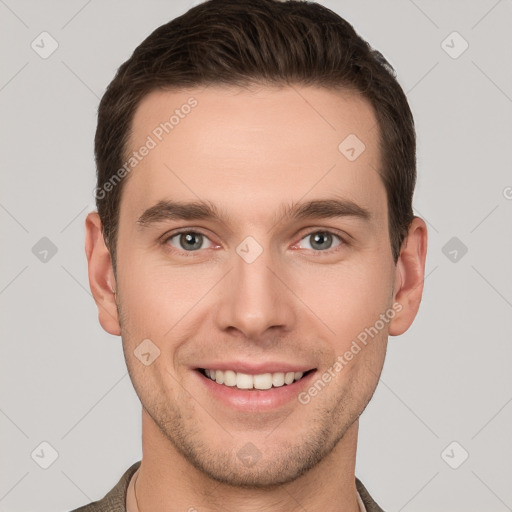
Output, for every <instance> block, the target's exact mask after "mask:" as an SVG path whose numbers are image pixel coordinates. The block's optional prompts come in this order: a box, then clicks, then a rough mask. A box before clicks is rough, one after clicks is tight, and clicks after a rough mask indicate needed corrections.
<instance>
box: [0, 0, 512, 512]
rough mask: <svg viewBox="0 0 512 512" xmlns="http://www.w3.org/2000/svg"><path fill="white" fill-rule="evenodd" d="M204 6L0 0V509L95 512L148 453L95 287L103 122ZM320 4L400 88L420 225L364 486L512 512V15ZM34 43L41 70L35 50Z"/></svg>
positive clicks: (366, 445) (439, 504)
mask: <svg viewBox="0 0 512 512" xmlns="http://www.w3.org/2000/svg"><path fill="white" fill-rule="evenodd" d="M195 3H196V2H194V3H191V2H190V1H189V2H187V1H175V2H170V1H156V0H153V1H148V2H135V1H129V2H128V1H120V0H111V1H107V2H99V1H98V0H92V1H91V0H89V1H84V0H72V1H66V2H64V1H61V2H56V1H52V2H50V1H35V0H30V1H28V0H27V1H14V0H5V1H4V0H0V51H1V63H2V66H1V67H2V74H1V78H0V115H1V119H2V123H1V127H0V130H1V131H0V140H1V151H0V166H1V167H0V168H1V188H0V190H1V192H0V221H1V237H2V251H1V255H0V258H1V260H0V269H1V275H0V307H1V311H2V324H1V326H2V332H1V336H2V342H1V348H0V350H1V352H0V378H1V388H0V389H1V395H0V430H1V432H2V436H1V441H0V442H1V447H0V450H1V456H0V461H1V462H0V464H1V468H0V471H1V472H0V510H1V511H2V512H6V511H12V512H15V511H34V510H38V511H40V512H44V511H58V510H62V511H63V510H69V509H71V508H75V507H77V506H79V505H82V504H85V503H89V502H90V501H92V500H96V499H99V498H101V497H103V495H104V494H105V493H106V492H107V491H109V490H110V489H111V488H112V487H113V485H114V484H115V483H116V482H117V481H118V479H119V478H120V476H121V474H122V473H123V472H124V471H125V470H126V469H127V468H128V466H129V465H131V464H132V463H133V462H135V461H136V460H139V459H140V457H141V439H140V436H141V427H140V403H139V402H138V399H137V396H136V395H135V392H134V390H133V388H132V385H131V382H130V379H129V377H128V375H127V371H126V367H125V363H124V358H123V354H122V349H121V340H120V338H118V337H112V336H110V335H108V334H107V333H105V332H104V331H103V330H102V328H101V326H100V325H99V323H98V320H97V310H96V306H95V304H94V301H93V300H92V297H91V295H90V291H89V286H88V277H87V267H86V258H85V252H84V219H85V216H86V214H87V212H89V211H91V210H92V209H94V203H93V195H92V190H93V188H94V186H95V174H94V172H95V167H94V161H93V136H94V130H95V124H96V117H95V116H96V109H97V105H98V101H99V98H100V97H101V95H102V94H103V91H104V89H105V87H106V85H107V84H108V82H109V81H110V80H111V79H112V78H113V75H114V72H115V70H116V69H117V67H118V66H119V65H120V64H121V63H122V62H123V61H124V60H125V59H126V58H128V57H129V55H130V54H131V52H132V51H133V49H134V48H135V47H136V46H137V45H138V44H139V43H140V42H141V40H142V39H143V38H145V37H146V36H147V35H148V34H149V33H150V32H151V31H152V30H153V29H154V28H156V27H157V26H159V25H160V24H162V23H164V22H166V21H168V20H169V19H171V18H173V17H175V16H176V15H178V14H181V13H183V12H185V11H186V10H187V9H188V8H189V7H191V6H192V5H195ZM321 3H323V4H325V5H326V6H328V7H330V8H332V9H333V10H335V11H336V12H338V13H340V14H341V15H342V16H344V17H346V19H347V20H348V21H349V22H350V23H352V24H353V25H354V26H355V28H356V30H357V31H358V32H359V33H360V34H361V35H362V36H363V37H365V38H366V39H367V40H368V41H369V42H370V43H371V44H372V45H373V46H374V47H376V48H378V49H379V50H380V51H381V52H382V53H383V54H384V55H385V56H386V57H387V58H388V60H389V61H390V62H391V64H392V65H393V66H394V67H395V69H396V70H397V72H398V77H399V81H400V82H401V84H402V86H403V88H404V90H405V91H406V92H407V95H408V98H409V101H410V104H411V107H412V110H413V112H414V115H415V119H416V125H417V132H418V144H419V146H418V170H419V182H418V187H417V191H416V195H415V209H416V213H417V214H418V215H420V216H422V217H423V218H424V219H425V220H426V221H427V222H428V225H429V253H428V258H427V270H426V275H427V277H426V281H425V292H424V299H423V303H422V306H421V309H420V312H419V314H418V317H417V319H416V321H415V323H414V324H413V326H412V328H411V329H410V330H409V331H408V332H407V333H406V334H404V335H402V336H400V337H397V338H390V343H389V351H388V356H387V360H386V363H385V366H384V371H383V374H382V378H381V382H380V384H379V387H378V388H377V391H376V393H375V395H374V398H373V401H372V402H371V403H370V405H369V406H368V408H367V410H366V411H365V413H364V414H363V416H362V417H361V421H360V440H359V448H358V459H357V467H356V474H357V476H358V477H359V478H360V479H361V480H362V481H363V483H364V484H365V485H366V486H367V487H368V489H369V490H370V493H371V494H372V495H373V497H374V498H375V499H376V501H377V502H378V503H379V504H380V505H381V506H382V507H383V508H385V509H386V510H389V511H402V510H403V511H406V512H407V511H432V510H436V511H438V512H442V511H462V510H464V511H467V512H471V511H483V510H485V511H487V512H489V511H496V512H500V511H506V510H512V485H511V482H512V441H511V435H510V434H511V432H512V430H511V423H512V404H511V401H512V385H511V380H512V379H511V371H510V362H511V355H512V348H511V334H512V321H511V312H512V311H511V308H512V285H511V284H512V279H511V277H512V270H511V262H512V236H511V235H512V223H511V222H510V221H511V216H512V173H511V162H512V127H511V119H512V66H511V62H512V44H511V42H512V31H511V29H510V28H511V26H512V1H510V0H501V1H496V0H485V1H484V0H482V1H462V0H460V1H450V2H446V1H425V0H423V1H421V0H415V2H413V1H411V0H400V1H399V0H396V1H386V2H383V1H377V0H375V1H371V2H368V1H355V0H354V1H341V0H339V1H329V2H328V1H324V2H321ZM43 31H47V32H49V33H50V34H51V36H52V37H53V38H54V39H55V40H56V41H57V42H58V45H59V46H58V49H57V50H56V51H55V53H53V54H52V55H51V56H50V57H48V58H47V59H43V58H41V57H40V55H39V54H38V53H36V51H34V50H33V49H32V47H31V43H32V41H34V40H35V41H36V42H37V41H40V39H38V36H39V34H40V33H41V32H43ZM454 31H457V32H458V33H459V34H460V35H461V36H462V37H463V38H464V40H466V41H467V43H468V44H469V47H468V49H467V50H466V51H465V52H464V53H462V54H461V55H460V56H458V58H453V56H450V55H449V54H448V53H447V52H446V51H445V50H449V52H452V54H453V53H458V52H459V51H460V50H461V49H462V48H463V46H462V45H463V41H462V40H461V39H460V38H458V36H451V37H449V38H448V39H447V37H448V36H449V35H450V34H452V32H454ZM454 37H455V38H454ZM445 40H446V42H445V43H442V42H443V41H445ZM443 45H444V46H443ZM45 47H46V48H48V41H47V43H46V45H45ZM43 237H47V238H48V239H50V240H51V242H52V243H53V244H54V245H55V247H56V249H57V252H56V254H54V255H52V253H51V252H49V253H48V254H47V255H46V262H44V261H41V260H40V258H41V257H42V254H43V253H40V252H38V251H41V250H42V249H41V247H40V245H41V244H42V246H43V249H44V247H46V246H45V244H48V242H47V241H42V242H40V239H41V238H43ZM453 237H456V238H457V240H455V241H452V242H450V244H449V245H448V246H446V244H447V243H448V242H449V241H450V239H452V238H453ZM38 243H39V244H40V245H36V244H38ZM453 244H454V245H453ZM461 244H464V246H465V247H466V248H467V253H466V254H464V255H462V253H463V246H462V245H461ZM34 246H36V248H35V249H34V250H33V247H34ZM443 248H444V251H443ZM454 250H456V251H457V254H456V255H457V260H456V261H453V258H454V255H455V253H454V252H453V251H454ZM34 253H35V254H34ZM453 441H456V442H457V443H458V444H457V445H451V447H449V448H448V450H445V448H446V447H447V446H448V445H450V443H452V442H453ZM42 442H47V443H49V444H50V445H51V446H52V447H53V449H55V450H56V452H57V453H58V458H57V459H56V460H55V462H54V463H53V464H52V465H51V466H50V467H49V468H48V469H42V468H41V467H40V465H39V464H41V463H43V464H44V462H45V460H46V462H49V461H50V459H49V457H51V450H50V449H49V448H48V447H47V446H46V445H43V447H41V446H40V444H41V443H42ZM41 450H43V451H41ZM463 450H465V451H467V452H468V453H469V458H468V459H467V460H466V461H465V462H464V463H462V464H461V465H460V466H459V467H458V469H453V468H452V467H450V466H449V465H448V463H447V462H450V464H452V465H458V464H460V462H461V461H462V459H463V457H462V455H463V453H464V452H463ZM34 451H35V452H34ZM33 453H35V455H33V456H32V455H31V454H33ZM443 453H444V455H443ZM37 454H39V457H38V456H37ZM43 459H45V460H43ZM36 461H37V462H36Z"/></svg>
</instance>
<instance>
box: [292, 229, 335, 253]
mask: <svg viewBox="0 0 512 512" xmlns="http://www.w3.org/2000/svg"><path fill="white" fill-rule="evenodd" d="M335 238H337V239H338V240H339V242H338V243H337V244H336V245H334V246H333V241H334V239H335ZM304 240H306V241H308V240H309V242H308V243H307V245H309V247H303V249H313V250H315V251H325V250H327V249H331V248H333V247H337V246H338V245H340V244H341V239H340V238H339V237H338V236H337V235H334V234H333V233H329V231H315V232H313V233H309V234H308V235H306V236H305V237H304V238H303V239H302V240H301V243H302V242H303V241H304Z"/></svg>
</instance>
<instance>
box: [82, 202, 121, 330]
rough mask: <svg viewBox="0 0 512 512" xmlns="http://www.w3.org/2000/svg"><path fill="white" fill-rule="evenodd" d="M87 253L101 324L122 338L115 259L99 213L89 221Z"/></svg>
mask: <svg viewBox="0 0 512 512" xmlns="http://www.w3.org/2000/svg"><path fill="white" fill-rule="evenodd" d="M85 254H86V256H87V264H88V271H89V286H90V288H91V292H92V295H93V297H94V301H95V302H96V306H97V307H98V318H99V321H100V324H101V326H102V327H103V329H105V331H107V332H108V333H109V334H112V335H114V336H120V335H121V327H120V325H119V318H118V313H117V303H116V297H115V294H114V292H115V290H116V289H117V288H116V282H115V276H114V271H113V268H112V260H111V258H110V252H109V250H108V249H107V246H106V245H105V242H104V240H103V233H102V226H101V220H100V217H99V215H98V212H96V211H94V212H91V213H89V215H87V218H86V219H85Z"/></svg>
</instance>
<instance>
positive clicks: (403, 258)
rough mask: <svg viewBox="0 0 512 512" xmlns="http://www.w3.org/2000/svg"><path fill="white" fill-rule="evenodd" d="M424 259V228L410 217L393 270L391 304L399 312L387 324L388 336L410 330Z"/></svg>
mask: <svg viewBox="0 0 512 512" xmlns="http://www.w3.org/2000/svg"><path fill="white" fill-rule="evenodd" d="M426 255H427V226H426V224H425V222H424V221H423V219H420V218H419V217H414V219H413V221H412V223H411V225H410V227H409V232H408V234H407V237H406V239H405V240H404V242H403V244H402V247H401V251H400V256H399V258H398V261H397V264H396V270H395V288H394V293H393V302H394V303H396V304H397V305H399V306H400V307H399V308H398V307H397V310H399V312H398V313H397V315H396V316H395V317H394V318H393V320H391V322H390V324H389V334H390V335H391V336H398V335H400V334H403V333H404V332H405V331H407V329H409V327H410V326H411V324H412V322H413V320H414V318H415V317H416V314H417V313H418V309H419V307H420V302H421V297H422V295H423V281H424V279H425V259H426Z"/></svg>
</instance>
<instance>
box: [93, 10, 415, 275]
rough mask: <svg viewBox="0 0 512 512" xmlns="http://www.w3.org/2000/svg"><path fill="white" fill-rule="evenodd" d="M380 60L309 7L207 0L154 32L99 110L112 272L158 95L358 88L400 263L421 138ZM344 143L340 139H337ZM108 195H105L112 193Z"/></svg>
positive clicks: (99, 199)
mask: <svg viewBox="0 0 512 512" xmlns="http://www.w3.org/2000/svg"><path fill="white" fill-rule="evenodd" d="M395 76H396V75H395V72H394V70H393V68H392V67H391V65H390V64H389V63H388V62H387V61H386V60H385V59H384V57H383V56H382V55H381V54H380V53H379V52H378V51H376V50H374V49H373V48H372V47H371V46H370V45H369V44H368V43H367V42H366V41H365V40H363V39H362V38H361V37H360V36H359V35H358V34H357V33H356V32H355V30H354V29H353V27H352V26H351V25H350V24H349V23H348V22H347V21H345V20H344V19H343V18H341V17H340V16H338V15H337V14H336V13H334V12H332V11H331V10H329V9H327V8H326V7H323V6H321V5H319V4H316V3H313V2H307V1H287V2H282V1H277V0H209V1H206V2H204V3H202V4H200V5H198V6H196V7H194V8H192V9H190V10H189V11H187V12H186V13H185V14H183V15H182V16H179V17H177V18H175V19H173V20H172V21H170V22H168V23H166V24H165V25H162V26H161V27H159V28H157V29H156V30H155V31H154V32H153V33H152V34H151V35H149V36H148V37H147V38H146V39H145V40H144V41H143V42H142V43H141V44H140V45H139V46H138V47H137V48H136V49H135V51H134V52H133V54H132V56H131V57H130V58H129V59H128V60H127V61H126V62H125V63H124V64H122V65H121V66H120V68H119V69H118V71H117V73H116V76H115V77H114V79H113V80H112V82H111V83H110V85H109V86H108V88H107V90H106V92H105V94H104V96H103V98H102V100H101V102H100V105H99V109H98V126H97V130H96V137H95V156H96V165H97V189H96V190H97V192H98V191H101V193H97V194H96V206H97V209H98V213H99V216H100V218H101V221H102V229H103V238H104V240H105V243H106V245H107V247H108V249H109V251H110V254H111V257H112V262H113V267H114V272H115V269H116V243H117V231H118V222H119V205H120V200H121V192H122V188H123V183H124V181H125V179H123V180H121V181H120V182H119V183H118V184H116V186H110V187H106V184H108V183H111V184H112V178H115V175H116V173H117V172H118V171H119V169H120V168H121V167H122V165H123V162H124V161H125V160H126V159H125V155H126V153H127V147H126V146H127V141H128V138H129V135H130V133H131V129H132V127H131V124H132V121H133V117H134V113H135V110H136V108H137V106H138V105H139V104H140V102H141V100H142V98H143V97H144V96H146V95H147V94H148V93H150V92H152V91H154V90H157V89H179V88H180V87H181V88H189V87H195V86H207V85H221V84H226V85H235V86H247V85H251V84H263V85H269V86H270V85H287V84H298V85H311V86H319V87H324V88H335V89H343V88H344V89H349V90H353V91H357V92H358V93H359V94H360V95H362V96H363V97H364V98H365V99H366V100H368V101H369V102H370V104H371V105H372V107H373V109H374V111H375V114H376V118H377V121H378V128H379V147H380V153H381V155H382V161H381V169H376V171H378V172H379V173H380V176H381V178H382V180H383V183H384V185H385V188H386V194H387V202H388V211H389V219H388V220H389V237H390V242H391V250H392V254H393V258H394V261H395V262H396V261H397V259H398V256H399V254H400V247H401V245H402V242H403V240H404V238H405V236H406V235H407V232H408V228H409V226H410V223H411V221H412V219H413V217H414V215H413V210H412V196H413V193H414V187H415V183H416V136H415V130H414V121H413V116H412V113H411V110H410V108H409V105H408V102H407V98H406V96H405V94H404V92H403V90H402V88H401V87H400V85H399V84H398V82H397V80H396V78H395ZM340 142H341V141H340ZM107 189H108V193H106V190H107Z"/></svg>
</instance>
